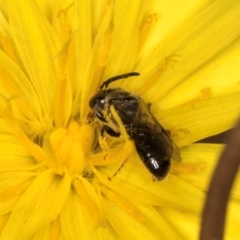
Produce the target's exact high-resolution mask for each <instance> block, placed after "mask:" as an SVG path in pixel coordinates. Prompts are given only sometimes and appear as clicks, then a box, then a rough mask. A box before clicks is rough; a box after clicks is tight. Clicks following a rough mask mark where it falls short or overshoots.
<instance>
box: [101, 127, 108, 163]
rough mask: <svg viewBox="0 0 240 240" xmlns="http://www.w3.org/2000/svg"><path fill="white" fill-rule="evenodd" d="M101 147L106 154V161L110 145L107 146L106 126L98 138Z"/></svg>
mask: <svg viewBox="0 0 240 240" xmlns="http://www.w3.org/2000/svg"><path fill="white" fill-rule="evenodd" d="M98 142H99V145H100V147H101V149H102V150H103V152H104V153H105V154H104V160H106V158H107V155H108V149H109V148H108V145H107V140H106V135H105V128H104V126H103V127H102V128H101V130H100V135H99V138H98Z"/></svg>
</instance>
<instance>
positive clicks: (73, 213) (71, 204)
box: [61, 192, 115, 240]
mask: <svg viewBox="0 0 240 240" xmlns="http://www.w3.org/2000/svg"><path fill="white" fill-rule="evenodd" d="M61 225H62V231H63V235H64V237H65V239H69V240H75V239H96V240H98V239H115V238H114V236H115V234H114V233H113V231H111V229H110V228H109V227H108V224H107V223H106V222H105V221H104V219H102V222H95V221H93V218H92V216H91V215H90V214H89V212H88V210H87V209H86V207H85V204H84V203H83V201H82V199H81V198H79V195H77V194H76V192H70V194H69V197H68V199H67V201H66V203H65V206H64V208H63V210H62V213H61Z"/></svg>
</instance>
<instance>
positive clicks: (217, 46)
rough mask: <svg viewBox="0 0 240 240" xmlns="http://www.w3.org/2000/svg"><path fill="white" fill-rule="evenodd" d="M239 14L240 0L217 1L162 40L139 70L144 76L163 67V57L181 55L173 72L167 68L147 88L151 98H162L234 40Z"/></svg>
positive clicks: (156, 99) (153, 99)
mask: <svg viewBox="0 0 240 240" xmlns="http://www.w3.org/2000/svg"><path fill="white" fill-rule="evenodd" d="M239 14H240V3H239V2H238V1H224V0H217V1H214V2H212V3H210V4H209V5H208V6H207V7H205V8H204V9H203V10H202V11H200V12H199V13H198V14H196V15H194V16H193V17H192V18H191V19H189V20H188V21H187V23H186V24H185V25H183V26H182V28H180V29H179V30H178V31H176V32H174V34H172V35H171V36H170V37H169V38H168V39H166V40H164V42H161V43H160V44H159V46H158V47H157V48H156V49H154V51H153V52H152V54H150V55H149V57H147V58H146V59H145V60H144V61H143V62H142V63H141V64H140V65H139V66H138V67H137V69H136V71H138V72H140V73H141V76H142V78H143V79H146V77H149V76H150V74H153V71H156V70H157V69H158V68H159V59H162V60H163V59H164V58H165V57H169V56H171V55H172V54H178V55H180V57H179V59H178V62H177V63H176V64H174V67H172V69H171V71H166V73H164V74H163V76H161V79H160V81H157V82H156V84H154V86H153V87H152V90H151V91H146V93H147V96H151V100H150V99H149V100H148V101H152V102H155V101H158V100H159V99H161V98H162V97H163V96H165V95H166V94H167V93H169V92H170V91H171V90H172V89H173V88H174V87H175V86H176V85H177V84H178V83H179V82H181V81H182V80H183V79H184V78H185V77H187V76H189V75H190V74H191V73H193V72H194V71H195V70H196V69H198V68H199V67H201V66H202V65H203V64H205V63H206V62H207V61H208V60H209V59H211V58H212V57H214V56H215V55H216V54H218V53H219V52H220V51H221V50H222V49H224V48H226V47H227V46H228V45H230V44H231V43H233V42H234V41H235V40H236V39H237V38H238V36H239V34H240V29H239V24H240V19H239ZM156 92H157V94H154V93H156Z"/></svg>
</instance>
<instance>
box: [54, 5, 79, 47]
mask: <svg viewBox="0 0 240 240" xmlns="http://www.w3.org/2000/svg"><path fill="white" fill-rule="evenodd" d="M74 4H75V3H74V2H73V3H71V4H69V5H68V7H66V8H65V9H61V10H60V11H59V13H58V14H57V18H59V19H60V20H61V22H60V23H61V28H62V30H63V33H64V34H63V35H64V42H66V41H67V40H68V39H69V38H70V36H71V34H72V28H71V25H70V24H69V23H68V19H67V13H68V11H69V9H71V8H72V7H73V6H74Z"/></svg>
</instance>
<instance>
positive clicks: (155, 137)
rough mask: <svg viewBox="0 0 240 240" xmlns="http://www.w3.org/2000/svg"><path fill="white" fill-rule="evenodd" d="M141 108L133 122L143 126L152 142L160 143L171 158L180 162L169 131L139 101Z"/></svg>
mask: <svg viewBox="0 0 240 240" xmlns="http://www.w3.org/2000/svg"><path fill="white" fill-rule="evenodd" d="M141 102H142V103H141V109H140V108H139V111H138V113H137V115H136V118H135V124H136V125H141V126H145V128H146V129H147V131H148V134H147V135H148V136H152V137H151V139H152V144H155V145H157V144H159V143H160V144H161V145H162V146H163V148H164V149H165V152H166V153H167V154H168V155H169V157H171V158H172V159H173V160H175V161H177V162H180V161H181V156H180V152H179V149H178V146H177V145H176V144H175V143H174V142H173V141H172V140H171V138H170V135H169V133H168V132H167V131H166V130H165V129H164V128H163V127H162V126H161V125H160V123H159V122H158V121H157V119H156V118H155V117H154V116H153V114H152V113H151V111H150V109H149V107H148V106H146V104H145V103H144V102H143V100H142V101H141Z"/></svg>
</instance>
